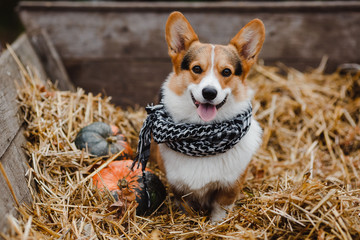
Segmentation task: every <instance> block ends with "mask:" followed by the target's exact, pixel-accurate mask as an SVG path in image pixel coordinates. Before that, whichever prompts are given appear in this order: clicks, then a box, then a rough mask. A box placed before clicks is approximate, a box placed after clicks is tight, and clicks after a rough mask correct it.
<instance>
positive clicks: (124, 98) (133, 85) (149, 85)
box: [66, 60, 171, 106]
mask: <svg viewBox="0 0 360 240" xmlns="http://www.w3.org/2000/svg"><path fill="white" fill-rule="evenodd" d="M66 67H67V69H68V72H69V74H71V76H72V77H73V79H74V83H75V85H76V86H82V87H83V88H84V89H85V90H86V91H88V92H94V93H102V94H103V95H106V96H111V97H112V100H111V101H112V102H114V103H118V104H119V103H121V104H122V106H134V105H136V104H139V105H141V106H146V104H148V103H150V102H154V99H155V97H157V95H158V91H159V90H160V85H161V83H162V82H163V81H164V80H165V78H166V76H167V75H168V74H169V72H170V71H171V63H170V62H168V61H156V60H153V61H151V60H148V61H146V60H143V61H132V62H128V61H122V60H112V61H86V62H72V63H71V64H69V65H67V66H66ZM108 72H111V73H112V74H107V73H108Z"/></svg>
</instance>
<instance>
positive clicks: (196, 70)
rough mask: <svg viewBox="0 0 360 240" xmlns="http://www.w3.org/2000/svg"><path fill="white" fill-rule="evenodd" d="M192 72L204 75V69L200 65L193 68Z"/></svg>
mask: <svg viewBox="0 0 360 240" xmlns="http://www.w3.org/2000/svg"><path fill="white" fill-rule="evenodd" d="M192 71H193V72H194V73H196V74H200V73H202V69H201V67H200V66H199V65H196V66H194V67H193V68H192Z"/></svg>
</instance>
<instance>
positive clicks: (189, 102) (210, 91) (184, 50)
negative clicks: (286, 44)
mask: <svg viewBox="0 0 360 240" xmlns="http://www.w3.org/2000/svg"><path fill="white" fill-rule="evenodd" d="M264 39H265V28H264V24H263V23H262V22H261V21H260V20H259V19H254V20H252V21H251V22H249V23H248V24H246V25H245V26H244V27H243V28H242V29H241V30H240V31H239V32H238V33H237V34H236V36H235V37H234V38H233V39H232V40H231V41H230V43H229V44H228V45H213V44H204V43H201V42H199V39H198V36H197V35H196V33H195V32H194V30H193V28H192V27H191V25H190V23H189V22H188V21H187V20H186V18H185V17H184V15H182V14H181V13H180V12H173V13H172V14H170V16H169V18H168V20H167V23H166V41H167V44H168V51H169V55H170V57H171V60H172V63H173V72H172V73H171V74H170V75H169V77H168V79H167V81H166V82H165V84H164V86H163V94H164V99H163V101H164V104H165V106H166V108H167V110H168V111H169V112H170V114H171V115H172V117H173V118H174V120H175V121H176V122H179V121H183V122H191V123H210V122H215V121H223V120H226V119H230V118H232V117H234V116H235V115H237V114H239V113H240V112H241V111H242V110H244V108H246V106H247V104H248V99H249V96H248V95H249V93H248V89H247V87H246V84H245V78H246V76H247V75H248V73H249V70H250V68H251V66H252V65H253V64H254V63H255V62H256V59H257V56H258V54H259V52H260V49H261V47H262V44H263V42H264Z"/></svg>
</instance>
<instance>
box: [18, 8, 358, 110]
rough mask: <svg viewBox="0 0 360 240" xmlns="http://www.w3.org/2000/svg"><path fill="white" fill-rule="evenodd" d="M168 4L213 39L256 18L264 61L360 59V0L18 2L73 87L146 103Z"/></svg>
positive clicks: (160, 62)
mask: <svg viewBox="0 0 360 240" xmlns="http://www.w3.org/2000/svg"><path fill="white" fill-rule="evenodd" d="M174 10H178V11H181V12H183V13H184V15H185V16H186V17H187V18H188V19H189V21H190V23H191V24H192V26H193V27H194V29H195V31H196V32H197V33H198V35H199V37H200V40H201V41H203V42H211V43H227V42H228V41H229V40H230V39H231V38H232V37H233V36H234V35H235V34H236V33H237V32H238V31H239V30H240V29H241V27H242V26H244V25H245V24H246V23H247V22H248V21H250V20H252V19H253V18H260V19H262V20H263V22H264V24H265V26H266V40H265V44H264V47H263V50H262V52H261V55H260V58H262V59H264V61H265V64H266V65H273V64H275V63H276V62H278V61H280V62H283V63H285V64H286V65H289V66H292V67H295V68H297V69H299V70H304V69H306V68H307V67H316V66H317V65H318V64H319V63H320V60H321V58H322V57H323V56H324V55H328V56H329V61H328V65H327V69H326V70H327V71H328V72H331V71H334V70H335V69H336V67H337V66H338V65H339V64H341V63H347V62H355V63H359V62H360V50H359V40H360V27H359V23H360V2H340V1H338V2H337V1H332V2H212V3H205V2H197V3H180V2H173V3H159V2H153V3H138V2H133V3H110V2H87V3H82V2H81V3H79V2H71V3H70V2H68V3H62V2H53V3H42V2H22V3H20V6H19V8H18V11H19V15H20V17H21V20H22V22H23V24H24V26H25V27H26V29H27V31H31V30H34V29H38V28H43V29H45V30H46V31H47V33H48V35H49V36H50V38H51V40H52V42H53V44H54V46H55V48H56V50H57V51H58V53H59V55H60V57H61V59H62V61H63V63H64V65H65V68H66V70H67V72H68V74H69V77H70V79H71V81H72V82H73V83H74V84H75V85H76V86H80V87H83V88H84V89H85V90H87V91H91V92H94V93H99V92H100V93H104V94H106V95H110V96H112V97H113V102H115V103H116V104H118V105H121V106H128V105H134V104H140V105H142V106H144V105H145V104H147V103H149V102H152V101H153V99H154V96H155V95H156V94H157V91H158V89H159V87H160V85H161V83H162V82H163V81H164V79H165V78H166V76H167V74H168V73H169V72H170V71H171V64H170V59H169V57H168V55H167V46H166V42H165V38H164V27H165V23H166V19H167V17H168V15H169V13H170V12H172V11H174Z"/></svg>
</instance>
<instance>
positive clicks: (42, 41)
mask: <svg viewBox="0 0 360 240" xmlns="http://www.w3.org/2000/svg"><path fill="white" fill-rule="evenodd" d="M27 35H28V38H29V39H30V42H31V44H32V46H33V47H34V50H35V51H36V53H37V55H38V56H39V58H40V60H41V63H42V65H43V67H44V69H45V71H46V75H47V76H48V77H49V78H50V80H51V81H52V82H53V83H57V87H58V89H60V90H63V91H66V90H70V91H75V87H74V85H73V84H72V82H71V81H70V79H69V76H68V74H67V72H66V70H65V67H64V65H63V63H62V62H61V59H60V56H59V54H58V53H57V51H56V49H55V47H54V45H53V43H52V41H51V40H50V37H49V35H48V34H47V32H46V30H45V29H42V28H40V29H35V30H33V31H29V32H28V33H27Z"/></svg>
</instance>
